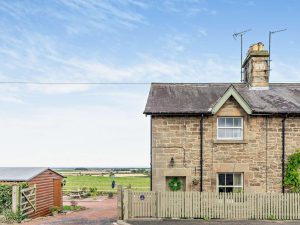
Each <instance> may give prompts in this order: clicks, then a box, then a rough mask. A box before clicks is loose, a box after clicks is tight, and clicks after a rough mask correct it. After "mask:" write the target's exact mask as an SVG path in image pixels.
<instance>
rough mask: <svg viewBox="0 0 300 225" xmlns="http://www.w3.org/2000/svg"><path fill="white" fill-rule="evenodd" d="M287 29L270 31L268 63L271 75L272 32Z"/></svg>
mask: <svg viewBox="0 0 300 225" xmlns="http://www.w3.org/2000/svg"><path fill="white" fill-rule="evenodd" d="M286 30H287V29H282V30H275V31H269V65H268V69H269V75H270V73H271V38H272V34H275V33H279V32H283V31H286Z"/></svg>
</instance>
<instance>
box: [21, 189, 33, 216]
mask: <svg viewBox="0 0 300 225" xmlns="http://www.w3.org/2000/svg"><path fill="white" fill-rule="evenodd" d="M20 211H21V214H22V215H23V216H27V215H29V214H31V213H34V212H35V211H36V186H33V187H29V188H25V189H20Z"/></svg>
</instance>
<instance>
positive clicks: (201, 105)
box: [144, 83, 300, 115]
mask: <svg viewBox="0 0 300 225" xmlns="http://www.w3.org/2000/svg"><path fill="white" fill-rule="evenodd" d="M230 86H234V88H235V89H236V90H237V92H238V93H239V94H240V95H241V97H242V98H243V99H244V100H245V101H246V103H247V104H248V105H249V106H250V108H251V110H252V112H253V114H300V83H295V84H287V83H270V88H269V89H268V90H251V89H249V88H248V86H247V84H244V83H233V84H231V83H208V84H201V83H153V84H152V85H151V89H150V93H149V97H148V101H147V104H146V108H145V111H144V113H145V114H170V115H172V114H202V113H203V114H211V108H212V107H213V106H214V105H215V104H216V102H217V101H218V100H219V99H220V98H221V97H222V96H223V95H224V93H225V92H226V90H227V89H228V88H229V87H230Z"/></svg>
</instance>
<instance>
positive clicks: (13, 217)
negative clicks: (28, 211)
mask: <svg viewBox="0 0 300 225" xmlns="http://www.w3.org/2000/svg"><path fill="white" fill-rule="evenodd" d="M3 215H4V220H5V222H6V223H12V222H18V223H21V222H22V220H23V219H25V218H26V216H22V213H21V211H20V210H18V211H17V212H16V213H14V212H13V211H12V210H11V209H6V210H4V211H3Z"/></svg>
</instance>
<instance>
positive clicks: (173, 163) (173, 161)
mask: <svg viewBox="0 0 300 225" xmlns="http://www.w3.org/2000/svg"><path fill="white" fill-rule="evenodd" d="M174 165H175V160H174V157H172V158H171V160H170V167H174Z"/></svg>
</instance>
